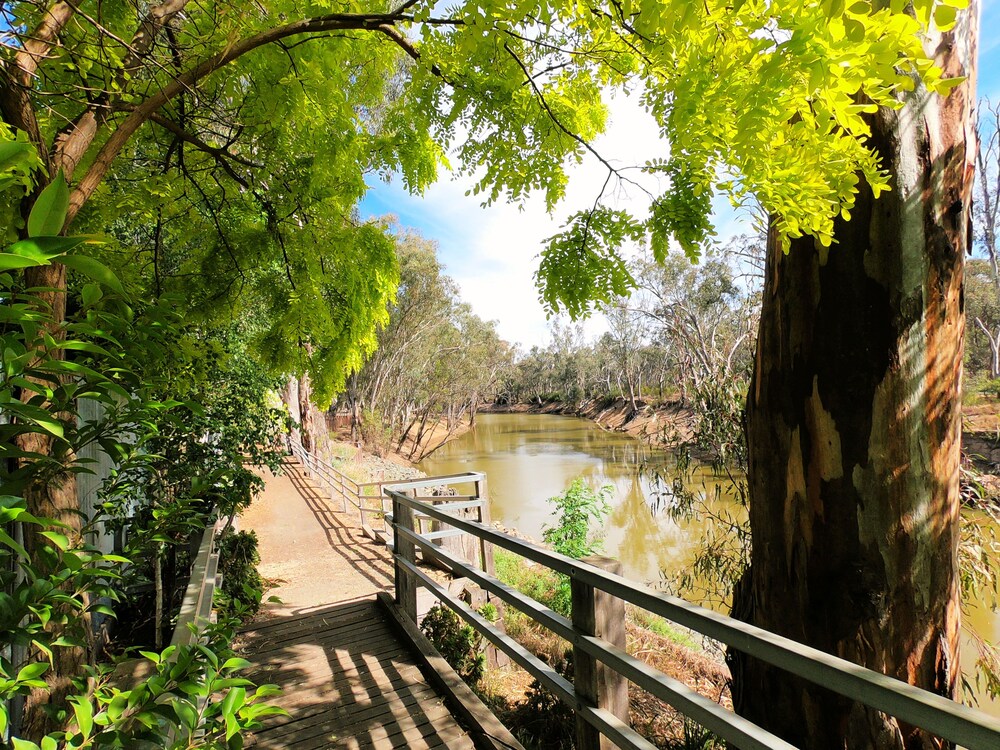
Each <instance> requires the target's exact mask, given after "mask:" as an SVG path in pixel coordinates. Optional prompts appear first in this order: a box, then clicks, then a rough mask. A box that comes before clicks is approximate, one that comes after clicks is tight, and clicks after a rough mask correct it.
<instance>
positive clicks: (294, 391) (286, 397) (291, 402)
mask: <svg viewBox="0 0 1000 750" xmlns="http://www.w3.org/2000/svg"><path fill="white" fill-rule="evenodd" d="M281 399H282V401H284V402H285V408H286V409H288V416H289V417H291V419H292V421H293V422H294V423H295V426H293V427H292V428H291V429H290V430H289V437H290V438H291V440H292V442H293V443H298V444H299V445H302V433H301V431H300V430H299V428H298V425H299V424H300V423H301V421H302V416H301V415H300V414H299V379H298V378H296V377H294V376H293V375H289V376H288V380H287V381H286V382H285V388H284V390H283V391H282V393H281Z"/></svg>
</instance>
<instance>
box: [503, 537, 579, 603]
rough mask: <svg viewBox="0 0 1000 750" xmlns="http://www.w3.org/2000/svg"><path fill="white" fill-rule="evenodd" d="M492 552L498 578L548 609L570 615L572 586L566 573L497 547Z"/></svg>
mask: <svg viewBox="0 0 1000 750" xmlns="http://www.w3.org/2000/svg"><path fill="white" fill-rule="evenodd" d="M493 554H494V564H495V565H496V572H497V578H499V579H500V580H501V581H503V582H504V583H506V584H507V585H508V586H510V587H512V588H515V589H517V590H518V591H520V592H521V593H522V594H526V595H527V596H530V597H531V598H532V599H534V600H535V601H536V602H539V603H540V604H544V605H545V606H546V607H548V608H549V609H552V610H553V611H555V612H558V613H559V614H561V615H565V616H567V617H568V616H569V612H570V607H569V587H568V584H567V583H566V581H565V580H564V577H563V576H560V575H559V574H558V573H556V572H555V571H554V570H549V569H548V568H543V567H541V566H539V565H532V564H531V563H529V562H527V561H526V560H525V559H524V558H522V557H519V556H517V555H515V554H514V553H513V552H507V551H506V550H501V549H496V550H495V551H494V553H493ZM508 611H510V608H509V607H508Z"/></svg>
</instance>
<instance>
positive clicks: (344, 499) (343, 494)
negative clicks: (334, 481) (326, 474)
mask: <svg viewBox="0 0 1000 750" xmlns="http://www.w3.org/2000/svg"><path fill="white" fill-rule="evenodd" d="M338 473H339V474H340V499H341V501H342V502H343V503H344V513H347V487H346V485H345V484H344V473H343V472H338ZM360 504H361V503H360V501H359V502H358V505H360ZM362 516H364V514H362ZM362 520H363V518H362Z"/></svg>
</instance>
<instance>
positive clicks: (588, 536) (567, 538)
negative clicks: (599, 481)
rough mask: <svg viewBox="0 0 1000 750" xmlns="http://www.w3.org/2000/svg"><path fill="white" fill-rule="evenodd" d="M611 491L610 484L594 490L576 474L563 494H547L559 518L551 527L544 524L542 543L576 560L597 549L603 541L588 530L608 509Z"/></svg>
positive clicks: (599, 522) (602, 519) (604, 515)
mask: <svg viewBox="0 0 1000 750" xmlns="http://www.w3.org/2000/svg"><path fill="white" fill-rule="evenodd" d="M611 492H612V487H611V485H610V484H606V485H604V486H603V487H601V489H599V490H597V491H594V489H593V488H592V487H590V486H589V485H588V484H587V483H586V482H585V481H584V480H583V477H579V478H577V479H575V480H573V484H571V485H570V486H569V488H568V489H567V490H566V492H564V493H563V494H562V495H557V496H556V497H550V498H549V502H550V503H552V504H553V505H555V506H556V509H555V510H554V511H553V512H552V515H554V516H557V517H558V520H557V523H556V524H555V525H554V526H548V525H546V526H544V527H543V530H542V538H543V539H544V540H545V543H546V544H548V545H551V547H552V549H554V550H555V551H556V552H558V553H559V554H562V555H566V556H567V557H573V558H576V559H579V558H581V557H586V556H587V555H593V554H594V553H596V552H599V551H600V550H601V548H602V547H603V546H604V544H603V542H601V540H600V539H599V538H597V537H596V536H594V535H593V534H592V533H591V523H595V524H597V525H598V526H600V525H601V524H602V523H604V519H605V518H607V515H608V513H610V512H611V506H610V504H609V503H610V500H611Z"/></svg>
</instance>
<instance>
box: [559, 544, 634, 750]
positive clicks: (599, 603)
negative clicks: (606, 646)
mask: <svg viewBox="0 0 1000 750" xmlns="http://www.w3.org/2000/svg"><path fill="white" fill-rule="evenodd" d="M582 562H586V563H589V564H590V565H593V566H595V567H598V568H601V569H602V570H607V571H608V572H609V573H614V574H615V575H621V572H622V564H621V563H620V562H619V561H617V560H613V559H611V558H610V557H602V556H599V555H595V556H592V557H587V558H584V559H583V560H582ZM570 587H571V594H572V606H573V628H574V629H576V630H577V631H579V632H581V633H585V634H586V635H593V636H596V637H598V638H603V639H604V640H606V641H608V642H609V643H610V644H612V645H613V646H617V647H618V648H620V649H622V650H623V651H624V650H625V602H624V601H623V600H621V599H619V598H617V597H615V596H612V595H611V594H609V593H607V592H605V591H600V590H598V589H595V588H594V587H593V586H591V585H589V584H586V583H583V582H581V581H578V580H576V579H571V580H570ZM573 686H574V687H575V688H576V695H577V698H579V699H580V700H581V701H583V702H585V703H589V704H591V705H594V706H597V707H598V708H603V709H605V710H606V711H610V712H611V713H612V714H614V715H615V716H617V717H618V718H620V719H621V720H622V721H624V722H625V723H628V680H626V679H625V678H624V677H622V676H621V675H620V674H618V673H617V672H615V671H614V670H613V669H611V667H609V666H607V665H606V664H604V663H602V662H601V661H599V660H598V659H595V658H594V657H593V656H591V655H590V654H588V653H587V652H585V651H583V650H582V649H579V648H576V647H574V648H573ZM614 747H616V746H615V745H614V744H613V743H612V742H611V741H610V740H608V738H607V737H603V736H602V735H601V733H600V732H598V731H597V729H595V728H594V727H593V726H591V725H590V724H588V723H587V722H586V721H584V720H583V719H582V718H581V717H579V716H577V717H576V750H610V749H611V748H614Z"/></svg>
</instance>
